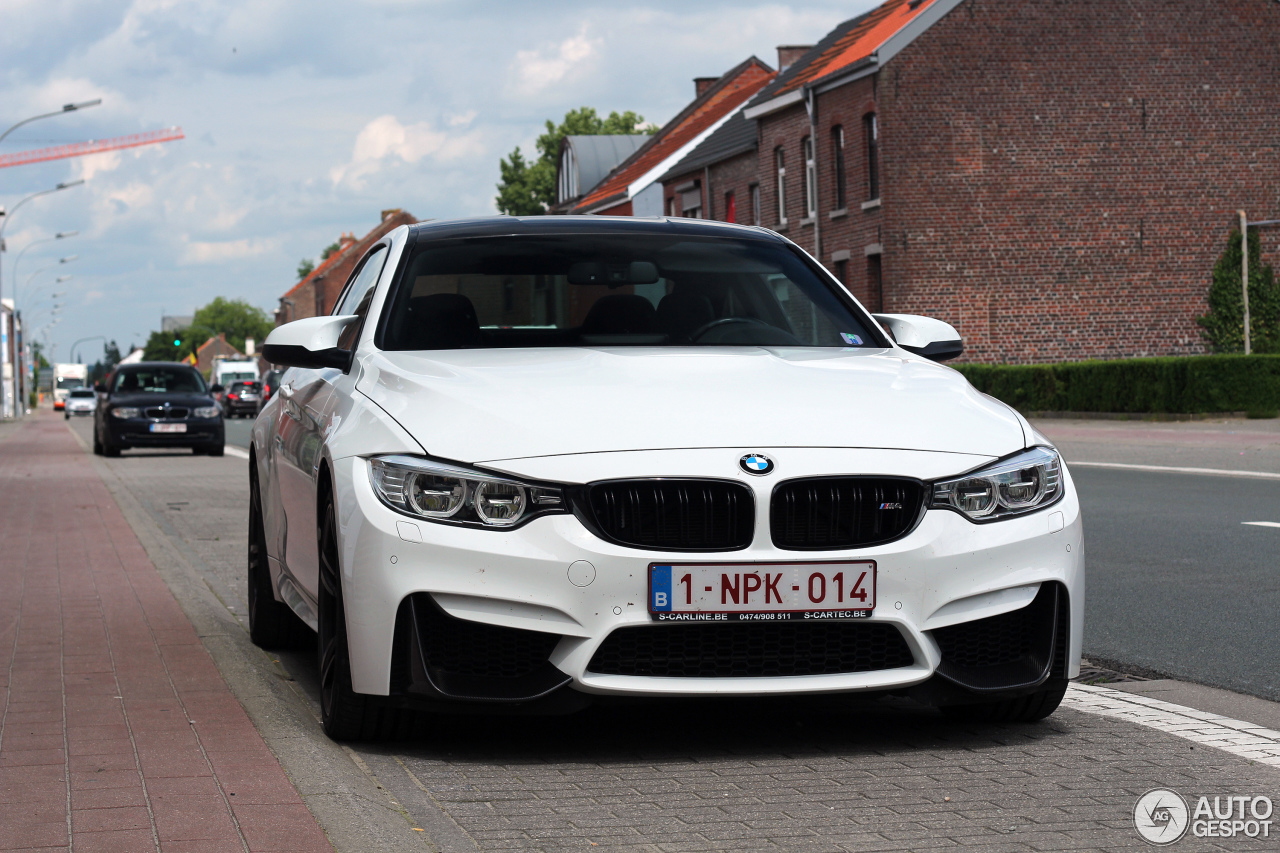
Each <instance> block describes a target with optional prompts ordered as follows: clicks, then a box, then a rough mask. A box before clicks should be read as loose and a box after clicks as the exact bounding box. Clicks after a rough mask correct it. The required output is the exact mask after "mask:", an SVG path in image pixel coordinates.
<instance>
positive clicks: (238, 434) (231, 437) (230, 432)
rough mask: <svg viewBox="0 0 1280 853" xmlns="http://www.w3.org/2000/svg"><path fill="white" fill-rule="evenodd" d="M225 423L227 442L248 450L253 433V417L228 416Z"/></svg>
mask: <svg viewBox="0 0 1280 853" xmlns="http://www.w3.org/2000/svg"><path fill="white" fill-rule="evenodd" d="M223 423H224V424H225V425H226V429H227V444H230V445H232V446H233V447H242V448H244V449H245V450H248V449H249V438H250V436H251V435H252V434H253V418H228V419H226V420H225V421H223Z"/></svg>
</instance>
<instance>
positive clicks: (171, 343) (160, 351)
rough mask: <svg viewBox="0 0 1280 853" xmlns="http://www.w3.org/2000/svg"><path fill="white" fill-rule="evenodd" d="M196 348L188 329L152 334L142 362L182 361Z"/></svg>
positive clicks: (148, 339)
mask: <svg viewBox="0 0 1280 853" xmlns="http://www.w3.org/2000/svg"><path fill="white" fill-rule="evenodd" d="M200 343H204V341H201V342H200ZM194 346H195V345H194V344H192V343H191V340H190V339H189V338H188V336H187V330H186V329H181V330H179V331H177V332H152V333H151V337H149V338H147V342H146V344H145V345H144V346H143V347H142V360H143V361H181V360H182V359H184V358H186V357H187V356H188V355H189V354H190V353H191V352H192V349H193V347H194Z"/></svg>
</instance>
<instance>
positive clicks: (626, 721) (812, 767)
mask: <svg viewBox="0 0 1280 853" xmlns="http://www.w3.org/2000/svg"><path fill="white" fill-rule="evenodd" d="M247 426H248V422H247V421H245V422H233V423H231V424H229V427H230V432H229V435H232V436H233V439H232V442H231V444H232V445H234V444H236V443H237V442H236V441H235V438H234V436H237V435H238V436H243V435H246V434H247ZM87 427H88V424H87V423H81V422H73V423H72V425H71V428H72V429H73V430H74V431H76V432H77V433H78V434H80V435H81V437H82V442H85V446H86V447H87V437H88V429H87ZM85 459H86V464H93V465H94V466H95V468H96V469H97V470H98V471H99V472H100V474H101V475H102V477H103V478H104V480H105V481H106V483H107V485H108V488H109V489H110V490H111V492H112V494H113V495H115V496H116V500H117V502H119V504H120V506H121V508H122V510H123V511H124V514H125V516H126V518H127V519H128V521H129V524H130V525H131V526H132V527H133V528H134V530H135V531H137V532H138V536H139V538H140V540H141V541H142V542H143V544H144V547H146V549H147V553H148V554H150V555H151V557H152V559H153V560H155V561H156V566H157V568H158V569H159V570H160V571H161V574H162V576H163V577H164V578H165V580H166V582H167V583H168V584H169V585H170V587H171V588H172V589H173V590H174V592H175V595H177V596H178V598H179V601H180V602H181V603H182V605H183V607H184V610H185V611H186V612H187V614H188V616H189V617H190V618H191V619H192V621H193V623H195V625H196V627H197V631H198V633H199V635H200V637H201V638H202V641H203V642H204V644H205V646H206V648H208V650H209V652H210V654H212V655H213V657H214V660H215V662H216V663H217V664H218V668H219V670H220V671H221V672H222V673H223V676H224V678H226V679H227V681H228V683H229V685H230V686H231V688H232V690H233V691H234V692H235V694H236V696H237V697H238V698H239V699H240V701H241V702H242V703H243V704H244V707H245V709H246V711H247V712H248V714H249V716H250V719H251V720H252V721H253V722H254V724H255V725H256V726H257V727H258V730H259V731H260V732H262V734H263V736H264V738H266V740H267V743H268V745H269V746H270V747H271V749H272V750H273V751H274V752H275V754H276V755H277V756H279V757H280V760H281V762H282V763H283V764H284V766H285V769H286V771H287V772H288V773H289V775H290V777H291V778H293V779H294V780H295V783H296V784H297V785H298V789H299V793H300V794H301V796H302V799H303V801H304V802H305V803H306V805H307V806H308V808H310V809H311V811H312V812H313V813H314V814H315V816H316V818H317V820H318V821H319V822H320V824H321V825H322V826H323V827H324V829H325V831H326V832H327V833H328V834H329V837H330V838H331V839H332V840H334V844H335V847H337V848H338V849H339V850H372V849H387V850H390V849H432V847H433V846H434V848H435V849H439V850H441V851H447V853H452V851H462V850H465V851H474V850H503V849H521V850H527V849H535V850H547V851H553V850H554V851H562V850H563V851H577V850H593V851H595V850H600V851H605V850H608V851H617V853H624V851H625V852H626V853H630V852H631V851H636V850H640V851H673V853H674V851H708V853H709V852H710V851H721V850H742V851H769V850H774V851H779V850H786V851H792V850H814V851H818V850H823V851H825V850H831V851H836V850H864V849H876V850H919V849H923V848H925V847H929V848H932V847H938V846H960V845H964V846H968V847H972V848H973V849H976V850H992V851H996V850H999V851H1034V850H1072V849H1080V848H1082V847H1088V848H1090V849H1106V850H1124V849H1145V848H1144V844H1143V842H1141V841H1140V840H1139V839H1138V837H1137V836H1136V834H1135V832H1134V830H1133V825H1132V816H1131V815H1132V809H1133V803H1134V802H1135V800H1136V798H1137V797H1138V796H1139V795H1140V794H1142V793H1143V792H1144V791H1146V790H1149V789H1152V788H1156V787H1164V786H1171V787H1173V788H1174V789H1176V790H1182V791H1186V792H1198V791H1201V790H1202V789H1203V790H1205V791H1206V792H1209V788H1210V787H1213V786H1217V787H1221V788H1222V789H1223V790H1229V791H1232V792H1236V791H1239V792H1245V791H1248V792H1254V791H1268V792H1271V791H1274V790H1277V789H1280V766H1267V764H1264V763H1255V762H1254V761H1251V760H1249V759H1248V758H1247V757H1242V755H1240V754H1236V755H1233V754H1229V753H1227V752H1223V751H1220V750H1218V749H1209V748H1202V747H1200V746H1198V745H1196V744H1195V743H1192V744H1191V745H1190V747H1189V746H1188V741H1187V739H1186V738H1187V735H1186V733H1185V732H1186V729H1187V728H1189V727H1194V726H1195V725H1201V723H1200V722H1199V721H1198V720H1194V719H1191V718H1189V717H1182V718H1179V721H1178V722H1177V725H1178V726H1180V727H1181V731H1182V733H1181V734H1176V735H1175V731H1176V730H1177V729H1175V727H1174V726H1172V725H1165V726H1164V727H1163V728H1161V727H1160V726H1161V725H1164V724H1159V725H1154V724H1149V723H1148V724H1142V725H1138V724H1135V723H1133V722H1131V721H1129V720H1127V719H1123V718H1120V719H1118V718H1115V717H1114V716H1108V714H1107V713H1106V712H1105V711H1102V712H1099V711H1097V710H1089V708H1088V707H1087V700H1088V698H1089V694H1084V701H1085V704H1082V698H1081V695H1080V694H1076V695H1074V697H1069V701H1068V702H1067V703H1065V704H1064V707H1063V708H1062V709H1060V710H1059V712H1058V713H1057V714H1055V715H1054V716H1053V717H1051V718H1050V719H1049V720H1047V721H1045V722H1042V723H1038V724H1035V725H1029V726H1015V727H1007V726H978V725H958V724H955V723H951V722H948V721H945V720H944V719H942V718H941V717H940V716H939V715H938V714H937V713H936V712H934V711H931V710H929V709H924V708H921V707H919V706H915V705H913V704H911V703H909V702H906V701H905V700H881V701H857V700H851V699H848V698H846V697H827V698H822V699H794V698H793V699H788V700H786V701H764V700H753V699H735V700H733V701H732V702H728V703H725V702H671V703H664V704H663V705H662V706H661V708H660V712H658V713H655V708H654V706H651V705H638V706H598V707H594V708H592V709H589V710H588V711H586V712H583V713H579V714H574V715H571V716H565V717H552V718H537V717H519V716H514V717H499V718H495V717H489V716H482V715H476V716H468V717H463V716H454V717H450V716H435V717H424V718H422V720H421V721H420V727H419V729H418V731H417V732H416V733H415V737H413V738H412V739H410V740H406V741H402V742H392V743H381V744H351V745H349V748H339V747H337V746H336V745H334V744H333V743H332V742H330V741H328V739H327V738H325V737H324V736H323V735H322V734H321V733H320V731H319V727H318V725H317V721H316V715H317V710H316V709H317V704H316V700H317V690H316V684H315V679H316V667H315V662H314V656H315V655H314V649H312V648H304V649H299V650H296V651H292V652H277V653H274V654H264V653H263V652H261V651H260V650H257V649H255V648H253V647H252V646H251V645H250V644H249V643H248V640H247V637H246V636H245V633H244V629H243V614H244V612H245V598H244V589H245V578H244V551H245V498H246V491H247V487H246V484H247V476H246V471H245V463H244V460H243V459H242V458H235V457H234V456H230V455H229V456H228V457H227V458H224V459H221V460H213V459H209V458H207V457H200V456H192V455H189V454H185V453H181V452H173V453H161V452H145V451H138V452H127V453H125V454H124V455H123V456H122V457H121V458H119V459H100V458H99V459H93V458H92V457H90V456H88V454H87V452H86V456H85ZM90 459H92V460H93V461H92V462H90V461H89V460H90ZM1119 695H1124V694H1119ZM1134 707H1136V706H1134ZM1138 710H1142V709H1141V708H1139V709H1138ZM1192 724H1194V725H1192ZM1202 743H1203V741H1202ZM1275 750H1276V753H1277V756H1280V743H1277V744H1276V745H1275ZM1270 763H1274V764H1276V765H1280V757H1277V758H1273V759H1270V760H1269V761H1268V764H1270ZM1214 790H1217V788H1216V787H1214ZM396 821H399V827H400V829H401V830H402V831H401V832H399V833H398V834H397V830H396ZM416 830H422V832H421V833H420V834H418V835H417V836H416V837H415V836H414V835H413V833H414V832H415V831H416ZM406 835H407V836H408V840H406V839H405V838H404V837H403V836H406ZM1183 846H1184V847H1186V848H1188V849H1197V850H1201V849H1223V850H1254V849H1267V845H1265V844H1263V843H1262V842H1260V841H1250V840H1248V839H1233V840H1231V841H1229V842H1228V841H1222V842H1217V843H1216V844H1213V843H1210V844H1204V843H1197V844H1196V845H1187V844H1184V845H1183Z"/></svg>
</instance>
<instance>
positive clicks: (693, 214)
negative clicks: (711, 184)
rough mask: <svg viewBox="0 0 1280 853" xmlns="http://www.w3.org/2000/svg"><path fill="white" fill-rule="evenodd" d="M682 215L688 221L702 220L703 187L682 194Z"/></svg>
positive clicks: (695, 187) (696, 187)
mask: <svg viewBox="0 0 1280 853" xmlns="http://www.w3.org/2000/svg"><path fill="white" fill-rule="evenodd" d="M680 215H681V216H683V217H684V218H686V219H702V187H700V186H696V185H695V186H694V188H693V189H691V190H685V191H684V192H682V193H680Z"/></svg>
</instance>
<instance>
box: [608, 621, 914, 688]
mask: <svg viewBox="0 0 1280 853" xmlns="http://www.w3.org/2000/svg"><path fill="white" fill-rule="evenodd" d="M914 662H915V660H914V658H913V657H912V654H911V649H910V648H909V647H908V646H907V642H906V640H904V639H903V637H902V633H901V632H900V631H899V630H898V629H897V628H895V627H894V626H893V625H889V624H887V623H883V622H822V623H811V622H794V623H792V622H781V623H773V624H761V623H758V622H737V623H728V624H716V625H654V626H647V627H634V628H619V629H617V630H616V631H614V632H613V633H612V634H610V635H609V636H608V637H607V638H606V639H605V641H604V643H603V644H602V645H601V646H600V648H599V649H598V650H597V651H596V653H595V655H594V656H593V657H592V658H591V663H590V664H589V665H588V666H587V669H588V670H589V671H591V672H595V673H600V674H601V675H638V676H653V677H660V678H773V677H778V676H786V675H834V674H837V673H844V672H873V671H876V670H882V669H896V668H898V667H903V666H911V665H912V664H913V663H914Z"/></svg>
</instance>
